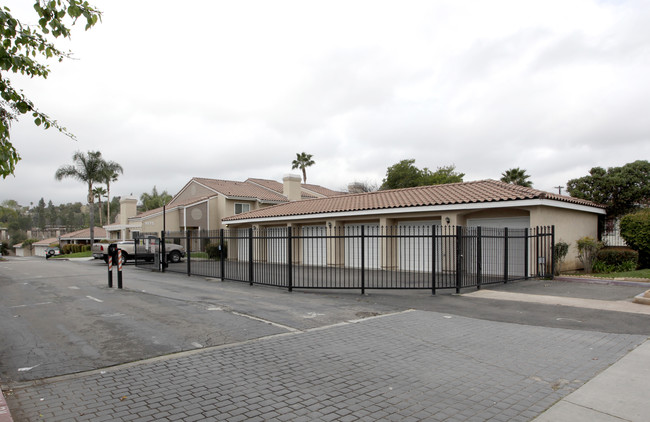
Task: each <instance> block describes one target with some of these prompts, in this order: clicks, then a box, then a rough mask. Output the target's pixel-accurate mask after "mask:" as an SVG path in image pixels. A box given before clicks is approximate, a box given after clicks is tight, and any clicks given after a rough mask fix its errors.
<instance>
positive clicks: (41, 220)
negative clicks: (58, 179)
mask: <svg viewBox="0 0 650 422" xmlns="http://www.w3.org/2000/svg"><path fill="white" fill-rule="evenodd" d="M36 214H37V224H38V228H39V229H41V230H43V229H45V224H46V220H47V218H46V216H45V199H43V198H41V199H40V200H39V201H38V208H36Z"/></svg>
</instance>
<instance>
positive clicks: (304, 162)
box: [291, 152, 316, 183]
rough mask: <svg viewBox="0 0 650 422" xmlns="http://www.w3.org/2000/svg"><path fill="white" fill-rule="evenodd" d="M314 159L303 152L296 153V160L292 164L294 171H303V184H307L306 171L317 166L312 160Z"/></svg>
mask: <svg viewBox="0 0 650 422" xmlns="http://www.w3.org/2000/svg"><path fill="white" fill-rule="evenodd" d="M312 157H313V156H312V155H311V154H307V153H305V152H301V153H300V154H298V153H296V159H295V160H293V161H292V162H291V169H292V170H293V169H297V168H299V169H300V170H301V171H302V180H303V183H307V170H305V169H306V168H307V167H309V166H313V165H314V164H316V163H315V162H314V160H312V159H311V158H312Z"/></svg>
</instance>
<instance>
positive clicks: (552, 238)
mask: <svg viewBox="0 0 650 422" xmlns="http://www.w3.org/2000/svg"><path fill="white" fill-rule="evenodd" d="M555 265H556V264H555V225H552V226H551V280H553V279H554V278H555Z"/></svg>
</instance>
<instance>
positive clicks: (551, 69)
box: [0, 0, 650, 205]
mask: <svg viewBox="0 0 650 422" xmlns="http://www.w3.org/2000/svg"><path fill="white" fill-rule="evenodd" d="M3 3H4V4H7V5H8V6H9V7H10V9H11V10H12V11H13V12H14V13H15V15H17V16H18V17H20V18H22V19H23V20H24V21H29V22H31V23H34V22H35V20H36V19H35V13H34V12H33V11H32V9H31V6H30V5H31V4H32V3H33V1H32V0H3ZM91 3H92V4H94V5H95V6H96V7H98V8H99V9H100V10H102V11H103V23H101V24H99V25H98V26H96V27H95V28H93V29H92V30H90V31H88V32H84V31H83V26H79V27H78V28H77V27H75V29H76V32H73V36H72V39H71V41H70V42H64V43H62V44H61V45H62V46H63V47H64V48H65V49H70V50H72V51H73V53H74V56H75V58H76V59H75V60H68V61H65V62H63V63H58V62H56V61H52V62H51V63H50V66H51V74H50V77H49V78H48V79H47V80H36V79H34V80H25V79H22V78H20V77H16V76H12V78H13V79H12V80H13V81H14V84H15V85H16V86H18V87H21V88H23V89H24V91H25V93H26V94H27V95H28V97H30V98H31V99H32V100H33V101H34V102H35V103H36V105H37V106H38V107H39V109H40V110H41V111H43V112H45V113H47V114H49V115H50V116H51V117H53V118H55V119H56V120H58V121H59V122H60V123H61V124H62V125H63V126H65V127H67V128H68V129H69V130H70V131H72V132H73V133H75V134H76V136H77V138H78V140H77V141H72V140H70V139H68V138H66V137H65V136H63V135H61V134H59V133H58V132H56V131H55V130H52V129H50V130H47V131H45V130H43V129H40V128H37V127H35V126H34V125H33V123H32V120H31V119H30V118H23V119H22V120H21V121H20V122H19V123H17V124H15V125H14V126H13V129H12V141H13V143H14V145H15V146H16V147H17V148H18V151H19V153H20V155H21V156H22V161H21V162H20V163H19V164H18V166H17V169H16V174H15V177H12V176H9V177H8V178H7V179H5V180H1V179H0V186H1V189H0V201H2V200H5V199H15V200H17V201H18V202H19V203H21V204H22V205H29V203H30V202H33V203H34V205H36V203H37V202H38V200H39V199H40V198H41V197H43V198H44V199H45V201H46V202H47V201H48V200H52V201H53V202H54V203H55V204H59V203H67V202H77V201H81V202H83V201H85V197H86V193H85V187H84V186H83V185H82V184H81V183H80V182H77V181H73V180H67V181H62V182H58V181H55V179H54V173H55V171H56V170H57V168H58V167H59V166H61V165H64V164H72V155H73V154H74V152H75V151H84V152H86V151H89V150H93V151H94V150H99V151H101V152H102V154H103V155H104V157H105V158H106V159H109V160H113V161H117V162H118V163H120V164H121V165H122V166H123V167H124V175H123V176H122V177H120V179H119V181H118V182H116V183H114V184H112V185H111V193H112V194H113V195H129V194H133V195H135V196H138V197H139V196H140V195H141V194H142V193H143V192H150V191H151V189H152V188H153V186H154V185H155V186H157V188H158V190H159V191H161V190H167V191H168V192H169V193H170V194H172V195H173V194H175V193H177V192H178V190H179V189H181V188H182V187H183V186H184V185H185V183H187V182H188V181H189V180H190V179H191V178H192V177H195V176H196V177H208V178H216V179H228V180H245V179H246V178H248V177H256V178H268V179H275V180H279V181H280V180H281V179H282V177H283V175H285V174H288V173H291V172H292V170H291V161H292V160H293V159H294V158H295V155H296V153H297V152H302V151H305V152H307V153H310V154H313V156H314V160H315V161H316V164H315V165H314V166H312V167H310V168H308V169H307V178H308V182H309V183H315V184H320V185H323V186H326V187H329V188H332V189H344V188H345V187H346V186H347V185H348V183H350V182H352V181H355V180H357V181H369V182H375V183H377V184H381V181H382V179H383V177H384V176H385V173H386V168H387V167H389V166H390V165H392V164H395V163H396V162H398V161H400V160H402V159H405V158H415V159H416V165H417V166H418V167H420V168H422V167H428V168H430V169H432V170H435V169H436V168H437V167H439V166H445V165H450V164H454V165H455V166H456V168H457V170H458V171H460V172H463V173H465V174H466V175H465V181H471V180H480V179H487V178H491V179H499V178H500V177H501V173H502V172H503V171H505V170H506V169H508V168H512V167H521V168H524V169H526V170H527V171H528V173H529V174H530V175H531V180H532V182H533V186H534V187H535V188H538V189H543V190H549V191H557V189H554V187H555V186H560V185H561V186H566V182H567V180H569V179H571V178H575V177H581V176H584V175H586V174H587V173H588V171H589V169H590V168H592V167H594V166H602V167H611V166H620V165H623V164H625V163H628V162H632V161H635V160H638V159H642V160H647V159H650V116H649V115H648V112H649V110H650V77H649V75H650V25H649V24H648V23H649V22H650V2H648V1H647V0H630V1H625V0H621V1H613V0H612V1H596V0H571V1H565V0H562V1H554V0H542V1H525V0H511V1H505V0H504V1H500V0H491V1H483V0H476V1H469V0H467V1H462V0H449V1H437V0H436V1H434V0H428V1H409V0H399V1H377V0H369V1H355V0H345V1H336V0H327V1H310V0H296V1H277V0H273V1H271V0H263V1H247V0H239V1H234V0H231V1H217V0H209V1H208V0H205V1H203V0H201V1H199V0H187V1H185V2H178V1H167V0H155V1H154V0H138V1H134V0H94V1H91ZM4 76H6V74H3V77H4ZM293 172H294V173H295V170H294V171H293Z"/></svg>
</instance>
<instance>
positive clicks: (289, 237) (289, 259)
mask: <svg viewBox="0 0 650 422" xmlns="http://www.w3.org/2000/svg"><path fill="white" fill-rule="evenodd" d="M292 243H293V237H292V235H291V226H289V227H287V264H288V265H289V266H288V271H289V291H290V292H291V291H293V252H292V249H293V248H292V245H291V244H292Z"/></svg>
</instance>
